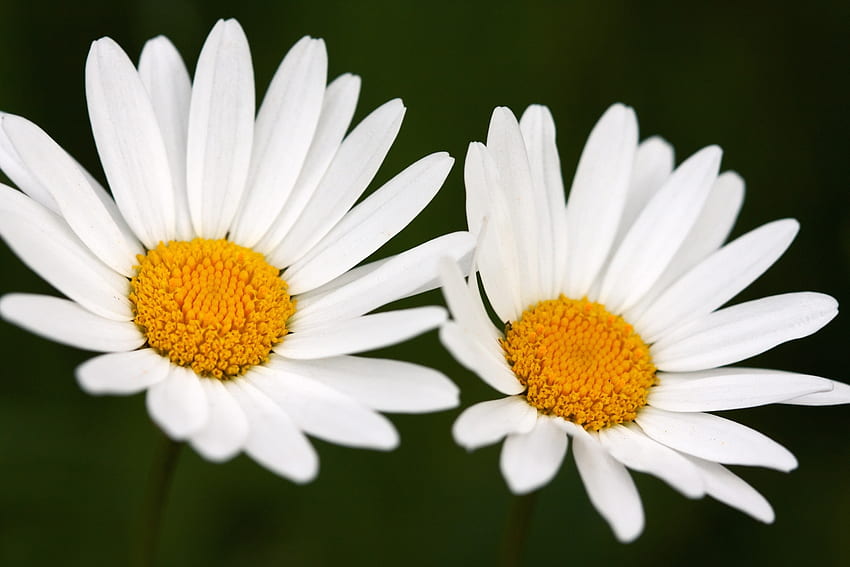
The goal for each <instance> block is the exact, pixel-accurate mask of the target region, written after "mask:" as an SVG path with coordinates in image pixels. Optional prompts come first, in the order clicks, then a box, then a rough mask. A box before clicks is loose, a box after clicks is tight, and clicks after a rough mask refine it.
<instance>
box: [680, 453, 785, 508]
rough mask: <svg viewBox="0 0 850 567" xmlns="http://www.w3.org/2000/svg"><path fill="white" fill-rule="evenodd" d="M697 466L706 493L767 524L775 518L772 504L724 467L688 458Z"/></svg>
mask: <svg viewBox="0 0 850 567" xmlns="http://www.w3.org/2000/svg"><path fill="white" fill-rule="evenodd" d="M688 458H689V459H690V461H691V462H692V463H693V464H694V465H696V467H697V468H698V469H699V470H700V473H701V474H702V478H703V481H704V482H705V488H706V492H707V493H708V494H709V495H710V496H712V497H713V498H715V499H717V500H719V501H720V502H723V503H724V504H726V505H727V506H731V507H733V508H736V509H738V510H740V511H742V512H744V513H745V514H749V515H750V516H752V517H753V518H755V519H756V520H759V521H760V522H764V523H765V524H772V523H773V520H774V518H775V516H774V513H773V508H771V507H770V503H769V502H768V501H767V500H766V499H765V498H764V496H762V495H761V494H759V493H758V492H757V491H756V490H755V489H754V488H753V487H752V486H750V485H749V484H747V483H746V482H744V481H743V480H741V478H739V477H738V476H736V475H735V474H733V473H732V472H731V471H729V469H727V468H726V467H724V466H723V465H718V464H717V463H712V462H710V461H704V460H702V459H697V458H695V457H688Z"/></svg>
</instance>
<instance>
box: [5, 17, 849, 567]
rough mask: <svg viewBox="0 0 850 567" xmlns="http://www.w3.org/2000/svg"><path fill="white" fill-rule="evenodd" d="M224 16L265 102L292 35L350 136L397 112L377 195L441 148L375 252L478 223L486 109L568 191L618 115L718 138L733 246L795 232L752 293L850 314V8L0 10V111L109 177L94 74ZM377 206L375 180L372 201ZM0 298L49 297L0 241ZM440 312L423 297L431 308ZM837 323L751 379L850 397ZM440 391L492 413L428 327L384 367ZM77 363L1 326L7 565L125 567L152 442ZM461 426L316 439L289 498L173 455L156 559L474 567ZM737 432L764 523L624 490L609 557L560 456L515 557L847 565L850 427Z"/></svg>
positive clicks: (269, 477)
mask: <svg viewBox="0 0 850 567" xmlns="http://www.w3.org/2000/svg"><path fill="white" fill-rule="evenodd" d="M228 16H233V17H236V18H238V19H239V21H240V22H241V24H242V26H243V27H244V28H245V31H246V33H247V35H248V38H249V41H250V43H251V49H252V52H253V57H254V67H255V74H256V80H257V92H258V93H260V94H261V93H263V92H264V91H265V87H266V85H267V83H268V81H269V79H270V78H271V75H272V73H273V72H274V70H275V68H276V66H277V64H278V62H279V61H280V58H281V57H282V56H283V54H284V53H285V52H286V51H287V49H288V48H289V47H290V46H291V45H292V44H293V43H294V42H295V41H296V40H297V39H298V38H299V37H301V36H302V35H305V34H309V35H312V36H314V37H323V38H324V39H325V40H326V42H327V46H328V51H329V56H330V76H331V77H333V76H336V75H338V74H340V73H343V72H348V71H350V72H354V73H357V74H360V75H361V76H362V77H363V88H362V94H361V98H360V103H359V106H358V113H357V117H363V116H365V114H366V113H367V112H369V111H371V110H372V109H373V108H375V107H376V106H377V105H379V104H380V103H382V102H384V101H386V100H388V99H390V98H394V97H402V98H403V99H404V102H405V104H406V105H407V107H408V112H407V116H406V118H405V123H404V126H403V127H402V131H401V134H400V136H399V138H398V140H397V142H396V143H395V145H394V147H393V149H392V150H391V152H390V155H389V157H388V159H387V161H386V162H385V164H384V166H383V167H382V169H381V171H380V173H379V178H378V179H377V181H378V182H380V181H382V180H386V179H388V178H389V177H390V176H392V175H393V174H395V173H397V172H398V171H400V170H401V169H402V168H403V167H405V166H406V165H407V164H409V163H411V162H413V161H414V160H416V159H418V158H419V157H421V156H423V155H425V154H427V153H431V152H433V151H437V150H448V151H449V152H451V154H452V155H454V156H455V157H456V158H458V163H457V164H456V166H455V168H454V170H453V172H452V173H451V175H450V177H449V179H448V181H447V183H446V185H445V187H444V188H443V190H442V192H441V193H440V195H439V196H438V197H437V198H436V199H435V201H434V202H433V203H432V204H431V206H430V207H429V208H428V209H427V210H426V211H425V212H424V213H423V214H422V215H421V216H420V217H419V218H417V220H416V221H415V222H414V223H413V224H412V225H411V226H410V227H408V229H407V230H405V232H403V233H402V234H401V235H400V236H399V237H398V238H396V239H395V240H394V241H393V242H392V243H390V244H389V245H388V246H387V247H385V249H383V250H381V251H379V253H378V254H377V255H378V256H384V255H386V254H389V253H392V252H397V251H400V250H402V249H404V248H407V247H409V246H411V245H413V244H415V243H419V242H422V241H423V240H425V239H427V238H430V237H433V236H436V235H439V234H442V233H445V232H449V231H452V230H459V229H463V228H464V227H465V222H464V213H463V181H462V179H463V178H462V160H463V156H464V154H465V151H466V145H467V143H468V142H469V141H470V140H481V139H483V138H484V137H485V134H486V129H487V122H488V119H489V115H490V113H491V111H492V109H493V107H494V106H496V105H508V106H510V107H511V108H512V109H513V110H514V111H515V112H516V113H517V114H519V113H520V112H521V111H522V110H523V109H524V108H525V106H527V105H528V104H531V103H543V104H547V105H548V106H549V107H550V108H551V110H552V112H553V114H554V116H555V120H556V122H557V125H558V144H559V148H560V152H561V160H562V164H563V168H564V173H565V177H566V179H567V182H568V184H569V180H570V179H571V177H572V173H573V171H574V167H575V163H576V161H577V159H578V155H579V152H580V151H581V147H582V145H583V143H584V140H585V137H586V136H587V134H588V132H589V130H590V128H591V127H592V125H593V123H594V122H595V120H596V119H597V118H598V117H599V116H600V115H601V113H602V112H603V111H604V109H605V108H606V107H607V106H608V105H609V104H611V103H612V102H616V101H622V102H624V103H627V104H629V105H631V106H633V107H634V108H635V109H636V111H637V113H638V117H639V120H640V125H641V136H642V137H647V136H650V135H655V134H658V135H661V136H663V137H664V138H666V139H667V140H668V141H669V142H670V143H672V144H673V145H674V147H675V148H676V155H677V161H681V160H682V159H684V158H685V157H687V156H688V155H690V154H691V153H693V152H694V151H695V150H697V149H699V148H700V147H702V146H704V145H707V144H719V145H720V146H721V147H722V148H723V149H724V151H725V155H724V161H723V169H734V170H736V171H738V172H740V173H741V175H742V176H743V177H744V178H745V179H746V181H747V197H746V201H745V204H744V210H743V212H742V214H741V216H740V218H739V219H738V223H737V225H736V228H735V234H736V235H737V234H741V233H743V232H745V231H747V230H750V229H752V228H754V227H756V226H758V225H760V224H762V223H764V222H767V221H770V220H773V219H776V218H781V217H789V216H790V217H795V218H797V219H799V220H800V222H801V223H802V231H801V233H800V235H799V236H798V238H797V241H796V242H795V244H794V245H793V246H792V248H791V249H790V251H789V252H788V253H786V254H785V256H784V257H783V258H782V259H781V260H780V262H779V263H778V264H777V265H776V266H775V267H774V268H773V269H772V270H770V271H769V273H767V274H766V275H765V276H764V277H762V278H761V279H760V280H759V281H758V282H757V283H756V284H755V285H753V286H752V287H751V288H750V289H748V290H747V291H746V292H745V293H744V294H742V296H741V298H739V299H749V298H753V297H758V296H762V295H767V294H774V293H781V292H785V291H797V290H817V291H822V292H826V293H830V294H832V295H834V296H836V297H837V298H838V299H839V301H840V302H841V303H842V304H845V303H846V302H847V301H848V300H850V272H848V266H850V198H849V197H848V186H850V165H848V156H850V144H848V131H850V119H848V116H849V115H850V113H848V105H847V88H848V61H850V58H848V55H850V49H848V47H850V4H849V3H847V2H820V1H813V2H807V3H805V4H804V5H801V6H799V7H795V8H779V7H778V6H777V5H774V4H773V3H763V4H758V5H756V4H747V5H741V3H733V2H730V3H711V5H708V4H706V5H697V4H691V3H659V2H640V3H638V2H634V3H628V4H621V3H607V2H554V1H553V2H540V1H537V2H523V3H507V2H497V1H475V2H446V1H442V0H435V1H432V2H428V3H416V4H414V3H406V2H342V1H334V2H268V3H265V2H240V3H235V4H230V3H226V2H220V1H212V2H211V1H206V2H202V1H192V2H189V1H181V0H171V1H168V2H165V1H161V0H145V1H136V2H122V3H119V2H104V1H101V0H79V1H78V2H75V3H73V4H71V3H61V4H60V3H57V4H49V3H42V2H24V1H0V77H2V80H0V109H2V110H3V111H7V112H12V113H15V114H20V115H24V116H26V117H28V118H30V119H31V120H33V121H34V122H36V123H37V124H39V125H40V126H41V127H42V128H44V129H45V130H46V131H47V132H49V133H50V134H51V135H52V136H53V137H54V138H55V139H56V140H57V141H59V143H61V144H62V145H63V146H64V147H65V148H66V149H67V150H68V151H70V152H71V153H72V154H73V155H75V156H76V157H77V158H78V159H79V160H80V161H81V162H82V163H83V164H84V165H85V166H86V167H87V168H88V169H89V170H90V171H92V172H93V173H95V174H96V175H97V176H99V177H100V178H101V179H102V178H103V176H102V172H101V170H100V167H99V164H98V160H97V156H96V153H95V150H94V143H93V141H92V138H91V133H90V130H89V126H88V119H87V114H86V107H85V99H84V90H83V66H84V62H85V57H86V53H87V51H88V48H89V44H90V42H91V41H92V40H94V39H97V38H98V37H101V36H103V35H109V36H111V37H113V38H114V39H115V40H117V41H118V43H120V44H121V45H122V46H123V47H124V49H125V50H126V51H127V52H128V53H129V54H130V55H131V56H132V57H133V58H136V57H137V56H138V53H139V51H140V49H141V46H142V45H143V43H144V41H145V40H146V39H147V38H150V37H152V36H155V35H158V34H165V35H167V36H169V37H170V38H171V39H172V40H173V42H174V43H175V44H176V45H177V47H178V48H179V49H180V51H181V53H182V54H183V56H184V58H185V60H186V62H187V64H188V65H189V67H190V69H191V68H193V67H194V62H195V60H196V57H197V54H198V52H199V50H200V47H201V44H202V42H203V40H204V38H205V36H206V34H207V32H208V31H209V29H210V28H211V26H212V25H213V23H214V22H215V20H216V19H217V18H219V17H228ZM375 186H377V185H376V184H373V187H375ZM0 266H2V268H0V270H2V271H0V274H2V276H0V292H2V293H6V292H10V291H40V292H48V293H51V291H50V288H49V286H47V285H46V284H44V283H43V282H41V281H40V280H39V279H38V278H37V277H36V276H34V275H32V274H31V273H30V272H29V271H28V270H27V269H26V268H25V267H24V266H23V265H22V264H21V263H20V262H19V261H18V260H17V259H16V258H15V257H14V256H13V255H12V254H11V252H10V251H9V250H8V248H7V247H6V246H5V245H2V244H0ZM441 302H442V298H441V296H440V295H439V293H437V292H432V293H429V294H426V295H424V296H422V297H420V298H417V299H416V301H414V302H413V303H415V304H426V303H441ZM848 335H850V322H848V318H847V316H846V315H840V316H839V317H838V318H837V319H836V320H835V321H834V322H832V323H831V324H830V325H829V326H828V327H827V328H826V329H824V330H823V331H821V332H820V333H818V334H817V335H816V336H814V337H810V338H808V339H804V340H800V341H796V342H793V343H790V344H786V345H783V346H781V347H779V348H777V349H775V350H774V351H772V352H769V353H766V354H764V355H762V356H759V357H758V358H757V359H754V360H753V361H750V362H749V363H748V364H750V365H760V366H765V367H773V368H783V369H787V370H794V371H800V372H807V373H812V374H819V375H823V376H828V377H831V378H835V379H839V380H843V381H850V376H849V375H848V374H850V372H848V365H847V364H846V359H847V352H848V343H847V339H848ZM377 354H378V355H381V356H392V357H398V358H403V359H408V360H413V361H421V362H424V363H427V364H430V365H432V366H434V367H436V368H439V369H441V370H442V371H444V372H445V373H447V374H448V375H449V376H451V377H452V378H453V379H454V380H455V381H456V382H457V384H458V385H459V386H460V387H461V390H462V406H464V407H465V406H468V405H469V404H471V403H474V402H477V401H481V400H484V399H490V398H493V397H496V396H495V394H494V393H493V392H492V391H490V390H489V389H488V388H487V387H486V386H484V385H483V384H482V383H481V382H480V381H479V380H478V379H477V378H476V377H474V376H473V375H472V374H470V373H469V372H467V371H465V370H463V369H462V368H461V367H460V366H459V365H458V364H456V363H455V362H454V361H452V360H451V359H450V358H448V356H447V355H446V354H445V353H444V351H443V350H442V349H441V347H440V346H439V343H438V340H437V338H436V333H430V334H428V335H426V336H423V337H420V338H419V339H417V340H414V341H412V342H410V343H408V344H405V345H403V346H399V347H397V348H391V349H387V350H386V351H382V352H380V353H377ZM88 356H89V354H88V353H84V352H79V351H76V350H74V349H71V348H66V347H63V346H59V345H56V344H53V343H51V342H48V341H45V340H42V339H39V338H37V337H34V336H32V335H29V334H27V333H26V332H23V331H21V330H19V329H17V328H15V327H12V326H10V325H8V324H6V323H3V322H0V360H2V378H0V380H2V393H0V564H3V565H37V564H42V563H44V564H61V565H120V564H123V563H124V562H125V561H126V559H127V557H128V554H129V550H130V549H131V548H132V545H133V543H132V542H133V541H134V538H135V537H137V534H138V515H139V513H140V510H141V504H142V498H143V495H144V489H145V483H146V478H147V474H148V469H149V464H150V461H151V458H152V455H153V452H154V448H155V446H156V442H157V434H156V432H155V430H154V428H153V427H152V425H151V423H150V421H149V418H148V417H147V412H146V410H145V407H144V398H143V396H133V397H120V398H97V397H90V396H87V395H85V394H84V393H83V392H82V391H81V390H80V389H79V388H78V387H77V385H76V382H75V379H74V377H73V372H74V368H75V367H76V366H77V365H78V364H79V363H80V362H81V361H83V360H85V359H86V358H87V357H88ZM459 411H460V410H459V409H458V410H452V411H448V412H443V413H440V414H432V415H424V416H393V417H392V419H393V421H394V423H395V424H396V425H397V426H398V428H399V430H400V431H401V435H402V445H401V447H400V448H399V449H398V450H397V451H395V452H392V453H377V452H371V451H361V450H353V449H347V448H342V447H337V446H333V445H329V444H326V443H322V442H318V441H316V442H315V444H316V446H317V449H318V451H319V454H320V458H321V471H320V474H319V477H318V479H317V480H316V481H315V482H313V483H312V484H310V485H307V486H296V485H294V484H292V483H290V482H288V481H286V480H282V479H280V478H278V477H276V476H274V475H273V474H271V473H269V472H268V471H266V470H265V469H263V468H261V467H260V466H259V465H257V464H255V463H254V462H253V461H251V460H250V459H248V458H246V457H238V458H236V459H234V460H233V461H231V462H229V463H226V464H221V465H216V464H211V463H208V462H205V461H204V460H202V459H201V458H200V457H198V456H197V455H196V454H195V453H194V452H193V451H192V450H191V449H188V448H187V449H185V450H184V451H183V454H182V456H181V459H180V462H179V465H178V468H177V471H176V477H175V479H174V484H173V487H172V493H171V500H170V502H169V504H168V508H167V511H166V516H165V520H164V523H163V526H162V528H163V529H162V537H161V546H160V555H159V557H160V564H162V565H200V564H205V565H235V564H240V565H308V566H313V565H370V564H376V565H489V564H493V563H495V562H496V560H497V557H498V554H499V549H500V540H501V537H502V532H503V528H504V525H505V516H506V512H507V510H508V509H509V507H510V503H511V496H510V495H509V493H508V490H507V488H506V486H505V484H504V482H503V480H502V478H501V476H500V473H499V471H498V449H497V447H490V448H486V449H482V450H479V451H477V452H475V453H472V454H467V453H466V452H465V451H464V450H462V449H460V448H459V447H457V446H456V445H455V444H454V442H453V441H452V439H451V436H450V427H451V423H452V421H453V420H454V418H455V417H456V415H457V414H458V412H459ZM728 414H729V415H730V416H731V417H732V418H734V419H738V420H740V421H742V422H744V423H746V424H748V425H750V426H752V427H755V428H757V429H759V430H761V431H763V432H765V433H767V434H768V435H770V436H771V437H773V438H774V439H776V440H777V441H779V442H781V443H783V444H784V445H786V446H787V447H789V448H790V449H791V450H792V451H793V452H794V453H795V454H796V455H797V457H798V458H799V461H800V467H799V469H798V470H796V471H794V472H793V473H791V474H789V475H786V474H783V473H778V472H774V471H767V470H761V469H746V468H737V469H736V472H739V473H740V474H741V475H742V476H743V477H744V478H745V479H746V480H747V481H749V482H751V483H752V484H753V485H754V486H755V487H757V488H758V489H759V490H760V491H761V492H762V493H763V494H764V495H765V496H766V497H767V498H768V499H769V500H770V502H771V503H772V504H773V506H774V508H775V510H776V514H777V520H776V522H775V524H773V525H771V526H764V525H762V524H759V523H758V522H756V521H754V520H751V519H750V518H749V517H747V516H744V515H743V514H741V513H739V512H736V511H734V510H732V509H730V508H727V507H725V506H723V505H721V504H719V503H717V502H715V501H713V500H702V501H690V500H687V499H685V498H684V497H682V496H680V495H679V494H677V493H675V492H674V491H673V490H672V489H670V488H668V487H667V486H666V485H664V484H662V483H661V482H660V481H658V480H656V479H654V478H651V477H648V476H646V475H642V474H637V473H636V474H634V475H633V476H634V477H635V480H636V482H637V484H638V487H639V489H640V492H641V495H642V498H643V502H644V508H645V511H646V518H647V521H646V529H645V531H644V534H643V535H642V536H641V538H640V539H639V540H638V541H637V542H635V543H633V544H630V545H621V544H618V543H617V542H616V540H615V539H614V537H613V535H612V534H611V532H610V530H609V528H608V526H607V525H606V524H605V522H604V521H603V520H602V519H601V518H600V517H599V515H598V514H597V513H596V512H595V511H594V510H593V508H592V506H591V505H590V503H589V501H588V499H587V496H586V494H585V492H584V489H583V487H582V486H581V483H580V481H579V479H578V476H577V474H576V470H575V466H574V464H573V462H572V459H571V458H570V457H568V458H567V460H566V461H565V465H564V466H563V468H562V470H561V471H560V473H559V474H558V476H557V478H556V479H555V480H554V481H553V482H552V483H550V484H549V485H548V486H547V487H545V488H544V489H543V490H542V491H541V492H540V494H539V496H538V499H537V502H536V510H535V513H534V516H533V520H532V525H531V535H530V538H529V541H528V547H527V553H526V560H527V563H528V564H529V565H532V564H553V565H560V564H563V565H567V564H569V565H585V564H595V565H607V564H628V565H633V566H637V565H656V564H669V563H684V562H686V561H687V562H688V563H689V564H691V565H715V564H718V563H720V562H722V563H723V564H726V565H755V564H775V565H790V564H810V565H847V564H850V426H848V422H850V420H848V418H850V410H848V408H847V407H846V406H842V407H829V408H806V407H794V406H770V407H766V408H757V409H751V410H743V411H737V412H728Z"/></svg>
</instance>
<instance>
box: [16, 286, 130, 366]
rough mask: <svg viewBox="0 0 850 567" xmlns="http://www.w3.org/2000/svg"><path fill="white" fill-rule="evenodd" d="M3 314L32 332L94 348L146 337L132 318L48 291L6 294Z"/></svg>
mask: <svg viewBox="0 0 850 567" xmlns="http://www.w3.org/2000/svg"><path fill="white" fill-rule="evenodd" d="M0 315H2V316H3V318H4V319H6V320H7V321H10V322H12V323H15V324H16V325H18V326H20V327H23V328H24V329H26V330H28V331H30V332H31V333H35V334H37V335H41V336H42V337H45V338H47V339H50V340H52V341H56V342H59V343H62V344H66V345H70V346H73V347H76V348H81V349H84V350H92V351H95V352H124V351H128V350H133V349H137V348H139V347H140V346H142V345H143V344H145V340H146V339H145V337H144V335H142V333H140V332H139V329H138V328H137V327H136V326H135V325H134V324H133V323H131V322H128V321H115V320H113V319H106V318H104V317H101V316H100V315H95V314H94V313H92V312H91V311H88V310H87V309H83V308H82V307H80V306H79V305H78V304H76V303H74V302H73V301H68V300H67V299H60V298H58V297H51V296H49V295H30V294H23V293H12V294H8V295H4V296H3V297H2V298H0Z"/></svg>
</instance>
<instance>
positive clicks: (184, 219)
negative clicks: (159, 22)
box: [139, 36, 194, 240]
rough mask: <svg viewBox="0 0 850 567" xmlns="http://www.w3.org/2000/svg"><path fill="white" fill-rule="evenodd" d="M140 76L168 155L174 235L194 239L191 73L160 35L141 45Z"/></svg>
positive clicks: (171, 46)
mask: <svg viewBox="0 0 850 567" xmlns="http://www.w3.org/2000/svg"><path fill="white" fill-rule="evenodd" d="M139 76H140V77H141V79H142V83H143V84H144V85H145V89H146V90H147V91H148V96H149V97H150V100H151V105H152V106H153V111H154V113H155V114H156V118H157V123H158V124H159V130H160V132H161V133H162V141H163V143H164V144H165V149H166V153H167V154H168V165H169V169H170V170H171V179H172V188H173V191H174V195H173V199H174V222H175V224H176V228H175V235H176V237H177V238H178V239H180V240H191V239H192V237H193V236H194V232H193V230H192V219H191V218H190V217H189V201H188V197H187V195H186V138H187V136H188V132H189V101H190V100H191V98H192V82H191V80H190V79H189V72H188V71H187V70H186V65H185V64H184V63H183V59H182V58H181V57H180V53H178V52H177V49H176V48H175V47H174V45H173V44H172V43H171V42H170V41H169V40H168V38H166V37H163V36H159V37H155V38H154V39H151V40H149V41H148V42H147V43H145V46H144V47H143V48H142V54H141V56H140V57H139Z"/></svg>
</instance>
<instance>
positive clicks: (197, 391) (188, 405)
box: [145, 365, 211, 441]
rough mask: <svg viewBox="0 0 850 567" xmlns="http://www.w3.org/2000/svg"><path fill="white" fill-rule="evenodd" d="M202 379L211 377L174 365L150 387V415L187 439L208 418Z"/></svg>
mask: <svg viewBox="0 0 850 567" xmlns="http://www.w3.org/2000/svg"><path fill="white" fill-rule="evenodd" d="M201 380H211V378H201V377H200V376H198V375H197V374H195V373H194V372H193V371H192V370H190V369H188V368H183V367H182V366H174V365H171V367H170V369H169V372H168V376H167V377H166V378H165V379H164V380H161V381H160V382H157V383H156V384H154V385H153V386H151V387H150V388H148V394H147V397H146V399H145V401H146V402H147V406H148V412H149V413H150V415H151V419H153V420H154V422H155V423H156V424H157V425H158V426H159V427H161V428H162V430H163V431H165V433H167V434H168V436H169V437H171V438H172V439H175V440H177V441H182V440H184V439H188V438H189V437H191V436H192V435H193V434H195V433H197V432H198V431H200V430H201V428H202V427H204V425H206V423H207V419H209V415H210V412H209V404H208V401H207V396H206V395H205V394H204V390H203V388H202V387H201Z"/></svg>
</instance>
